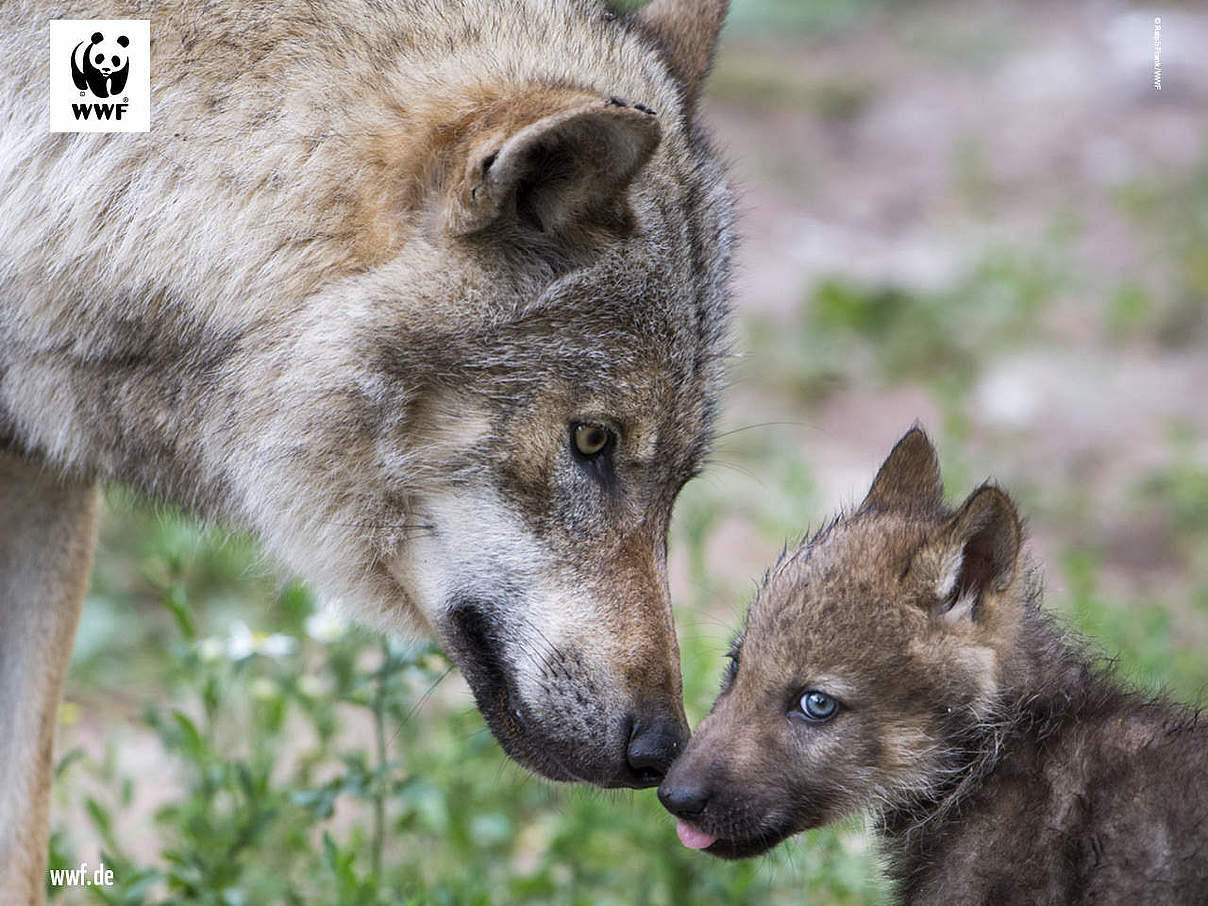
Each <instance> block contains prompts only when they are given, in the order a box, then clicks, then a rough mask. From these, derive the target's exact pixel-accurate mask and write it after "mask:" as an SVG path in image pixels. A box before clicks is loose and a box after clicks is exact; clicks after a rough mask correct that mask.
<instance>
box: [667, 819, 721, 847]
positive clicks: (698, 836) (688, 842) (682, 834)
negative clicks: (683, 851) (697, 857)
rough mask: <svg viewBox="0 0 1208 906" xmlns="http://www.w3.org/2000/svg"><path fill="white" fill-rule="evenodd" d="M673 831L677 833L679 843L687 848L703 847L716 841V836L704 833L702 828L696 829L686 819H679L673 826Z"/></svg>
mask: <svg viewBox="0 0 1208 906" xmlns="http://www.w3.org/2000/svg"><path fill="white" fill-rule="evenodd" d="M675 832H676V833H677V834H679V838H680V843H682V844H684V846H686V847H688V849H704V848H705V847H706V846H712V845H713V844H714V843H716V842H717V838H716V837H714V836H713V835H712V834H706V833H705V832H704V831H703V830H697V829H696V828H695V827H693V826H692V825H691V824H688V823H687V822H686V821H681V822H680V823H679V824H677V825H676V826H675Z"/></svg>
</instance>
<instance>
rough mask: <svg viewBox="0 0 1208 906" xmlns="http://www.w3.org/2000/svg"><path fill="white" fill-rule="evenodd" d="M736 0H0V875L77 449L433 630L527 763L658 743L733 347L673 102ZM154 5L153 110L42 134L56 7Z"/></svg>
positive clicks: (39, 831) (687, 95)
mask: <svg viewBox="0 0 1208 906" xmlns="http://www.w3.org/2000/svg"><path fill="white" fill-rule="evenodd" d="M725 7H726V2H725V0H656V2H655V3H653V4H651V5H650V6H648V7H646V8H645V9H643V10H641V11H640V12H639V13H636V14H633V15H630V16H615V15H613V14H611V13H610V12H608V11H607V10H606V9H605V7H604V6H602V5H599V4H597V3H595V2H591V0H524V2H519V0H466V2H458V0H397V2H389V0H336V2H330V3H323V4H314V3H309V2H302V0H297V2H283V3H274V4H243V5H237V4H234V3H232V4H222V3H204V4H202V3H187V2H161V3H154V4H146V3H142V4H140V3H134V2H130V3H125V2H119V0H112V2H103V0H80V2H78V3H68V4H51V3H48V2H9V3H6V4H4V5H3V8H2V9H0V48H2V49H3V52H4V54H5V59H6V60H8V61H9V66H10V72H9V75H8V78H6V79H5V81H4V88H3V108H4V109H3V114H0V115H3V116H4V117H5V122H4V125H3V134H2V136H0V205H2V210H0V216H2V218H3V219H2V222H3V224H4V229H3V231H2V233H0V450H3V451H4V452H0V459H2V460H3V462H2V463H0V465H2V466H3V468H0V498H3V501H4V503H3V504H2V505H0V507H2V512H3V519H2V520H0V721H3V724H4V727H5V734H4V739H3V740H0V876H3V877H4V878H5V884H6V885H10V886H9V887H8V888H7V891H8V892H7V893H6V896H12V893H11V891H12V887H11V883H12V882H11V879H12V878H13V877H18V878H21V879H23V880H24V883H25V884H26V885H27V889H28V891H29V893H28V898H29V899H35V898H36V896H37V894H36V889H37V888H39V887H40V886H41V878H40V872H41V868H40V866H41V862H42V851H43V848H44V834H45V824H46V793H47V785H48V782H49V781H48V778H49V773H48V759H49V753H50V744H51V737H52V730H53V714H54V710H55V702H56V700H57V697H58V694H59V685H60V682H61V677H62V673H63V669H64V664H65V661H66V658H67V655H68V649H69V648H70V638H71V635H72V633H73V632H74V626H75V621H76V616H77V613H78V607H79V599H80V596H81V594H82V590H83V588H84V585H85V581H86V574H87V570H88V561H89V556H90V553H89V551H90V548H91V543H90V542H91V533H92V528H91V521H92V513H93V510H94V507H95V501H94V492H93V490H92V484H93V483H94V482H95V481H97V480H109V481H116V482H121V483H126V484H129V485H132V486H134V487H136V488H140V489H142V490H143V491H145V492H148V493H150V494H152V495H156V496H158V497H161V498H165V499H168V500H171V501H175V502H178V503H180V504H182V505H184V506H186V507H188V508H190V509H191V510H193V511H194V512H197V513H199V514H201V515H202V516H204V517H206V518H209V519H214V520H218V521H220V522H222V523H223V524H226V525H229V526H232V527H237V528H242V529H246V530H249V531H251V532H253V533H254V534H255V535H257V536H258V537H259V538H260V539H261V541H262V543H263V544H264V546H265V548H266V549H267V550H269V551H271V552H272V553H273V554H275V555H276V556H277V557H279V558H280V559H281V560H282V561H283V562H284V563H285V564H286V565H287V566H288V567H290V568H291V569H293V570H295V571H297V572H299V573H301V574H302V575H303V576H304V577H306V578H307V579H308V580H309V581H310V582H311V583H312V584H313V585H314V586H315V587H316V588H318V589H319V590H320V591H321V592H322V593H323V594H325V595H326V596H328V597H331V598H337V599H339V600H341V601H343V602H344V604H345V606H346V607H347V608H349V609H350V610H352V611H353V612H354V613H356V614H358V615H359V616H360V618H362V619H364V620H367V621H369V622H371V623H374V624H376V625H377V626H380V627H382V628H384V629H386V630H388V631H389V630H399V629H403V628H406V627H412V626H415V627H419V628H421V629H426V630H429V631H431V632H434V633H435V634H436V635H437V636H438V637H439V638H440V639H441V640H442V641H443V643H444V644H445V646H446V648H447V650H448V651H449V653H450V655H451V656H452V658H453V660H454V661H455V662H456V663H457V664H458V666H459V667H460V668H461V670H462V671H463V672H464V673H465V675H466V677H467V678H468V680H469V682H470V685H471V687H472V688H473V691H474V694H475V697H476V699H477V702H478V704H479V706H480V708H481V710H482V711H483V713H484V715H485V716H486V719H487V722H488V723H489V725H490V727H491V729H492V731H493V732H494V733H495V735H496V737H497V738H498V739H499V741H500V742H501V743H502V745H503V746H504V748H505V749H506V750H507V751H508V752H509V753H510V754H511V755H512V756H513V757H515V758H516V759H518V760H519V761H521V762H522V763H523V764H525V765H527V766H528V767H530V768H532V769H534V770H536V771H539V772H540V773H542V774H544V775H546V776H548V777H551V778H554V779H558V780H581V781H586V782H590V783H594V784H599V785H604V786H614V785H622V786H646V785H651V784H654V783H656V782H657V781H658V779H659V778H660V777H661V775H662V773H663V771H664V770H665V768H666V766H667V765H668V764H669V762H670V760H671V758H672V757H673V755H674V753H675V751H676V750H677V748H678V747H679V745H680V744H681V743H682V741H683V740H684V739H685V738H686V735H687V728H686V724H685V721H684V716H683V709H682V704H681V690H680V675H679V664H678V649H677V646H676V639H675V632H674V627H673V624H672V616H671V607H670V602H669V597H668V590H667V583H666V570H665V545H666V532H667V526H668V521H669V518H670V512H671V506H672V503H673V501H674V499H675V496H676V494H677V492H678V491H679V489H680V487H681V486H682V485H683V483H684V482H685V481H687V480H688V479H689V478H690V477H691V476H692V475H693V474H694V473H695V472H696V471H697V470H698V469H699V468H700V465H701V462H702V458H703V456H704V454H705V451H706V448H707V444H708V437H709V431H710V423H711V417H712V413H713V409H714V400H715V394H716V388H717V383H718V380H719V373H720V365H721V359H722V357H723V354H724V349H723V344H724V333H725V324H724V322H725V307H726V306H725V295H726V284H727V275H728V252H727V249H728V245H729V236H730V205H729V197H728V192H727V189H726V187H725V183H724V180H723V175H722V173H721V169H720V167H719V165H718V163H717V162H716V160H715V157H714V155H713V153H712V151H711V150H710V147H709V144H708V142H707V141H706V140H705V138H704V137H703V136H702V134H701V132H700V130H699V128H698V126H697V124H696V122H695V119H694V106H695V100H696V97H697V94H698V92H699V89H700V85H701V80H702V78H703V77H704V74H705V71H706V70H707V68H708V65H709V61H710V58H711V55H712V52H713V46H714V43H715V40H716V37H717V34H718V31H719V29H720V27H721V23H722V19H723V18H724V15H725ZM146 16H149V17H150V18H151V36H152V53H151V57H152V58H151V70H152V104H153V111H154V113H153V123H152V128H151V131H150V132H149V133H147V134H145V135H136V134H127V135H72V136H67V135H57V134H49V133H48V131H47V128H46V120H45V112H44V110H45V97H44V84H43V83H44V79H45V71H46V65H47V63H46V60H45V59H44V57H43V54H44V50H43V48H45V47H46V44H47V41H46V34H47V27H48V20H50V19H51V18H75V19H89V18H92V19H102V18H103V19H114V18H142V17H146ZM65 62H66V61H64V63H65ZM51 63H52V65H58V63H59V61H51ZM14 68H15V71H13V69H14ZM21 884H22V882H21V881H18V882H17V885H18V888H20V887H21ZM17 902H22V900H21V898H20V895H18V899H17Z"/></svg>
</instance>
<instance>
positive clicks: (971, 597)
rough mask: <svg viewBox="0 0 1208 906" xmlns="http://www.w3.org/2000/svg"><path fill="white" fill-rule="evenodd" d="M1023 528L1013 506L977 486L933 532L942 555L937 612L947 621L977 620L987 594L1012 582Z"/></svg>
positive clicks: (988, 487)
mask: <svg viewBox="0 0 1208 906" xmlns="http://www.w3.org/2000/svg"><path fill="white" fill-rule="evenodd" d="M1022 537H1023V530H1022V528H1021V526H1020V524H1019V515H1018V513H1016V511H1015V504H1014V503H1012V502H1011V498H1010V497H1008V496H1007V495H1006V493H1004V492H1003V491H1001V490H999V489H998V488H996V487H994V486H993V485H982V486H981V487H980V488H978V489H977V490H976V491H974V492H973V493H972V494H970V495H969V499H968V500H966V501H965V502H964V503H963V504H962V505H961V508H960V509H959V510H957V511H956V513H954V514H953V516H952V518H950V519H949V520H948V521H947V522H946V523H945V524H944V525H943V526H942V527H941V528H940V530H939V532H938V534H937V536H936V543H938V544H939V546H940V547H941V549H942V551H943V553H942V556H941V560H940V562H941V563H942V564H943V567H942V570H941V576H940V579H939V582H938V585H937V587H936V593H937V598H938V600H939V605H938V612H939V613H940V614H945V615H947V618H948V619H950V620H955V619H960V618H963V617H964V616H966V615H968V616H970V617H971V618H973V619H975V620H976V619H978V618H979V617H980V615H981V608H982V602H983V599H984V597H985V595H986V593H987V592H999V591H1002V590H1004V589H1005V588H1006V587H1007V586H1008V585H1010V584H1011V580H1012V579H1014V578H1015V567H1016V564H1017V562H1018V560H1019V549H1020V545H1021V543H1022Z"/></svg>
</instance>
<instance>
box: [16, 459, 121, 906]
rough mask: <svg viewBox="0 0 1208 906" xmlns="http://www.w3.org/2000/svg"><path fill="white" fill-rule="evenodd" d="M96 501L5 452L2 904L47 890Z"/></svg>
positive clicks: (36, 899)
mask: <svg viewBox="0 0 1208 906" xmlns="http://www.w3.org/2000/svg"><path fill="white" fill-rule="evenodd" d="M96 510H97V494H96V488H95V487H94V486H92V485H90V484H89V485H85V484H75V483H70V482H65V481H63V480H61V479H59V478H57V477H56V476H55V475H54V474H53V473H52V472H49V471H48V470H47V469H46V468H45V467H44V466H42V465H39V464H37V463H33V462H28V461H26V460H23V459H20V458H18V457H16V456H14V455H12V454H9V453H5V452H0V904H2V906H31V904H38V903H41V902H42V901H43V894H44V892H45V888H46V840H47V829H48V812H49V805H50V780H51V766H52V765H51V761H52V754H53V744H54V729H55V714H56V711H57V708H58V704H59V694H60V692H61V690H62V686H63V677H64V675H65V674H66V672H67V662H68V659H69V658H70V655H71V646H72V639H73V637H74V635H75V628H76V623H77V621H78V619H79V616H80V604H81V602H82V601H83V599H84V592H85V591H86V590H87V588H88V573H89V569H90V567H91V565H92V549H93V545H94V542H95V539H96Z"/></svg>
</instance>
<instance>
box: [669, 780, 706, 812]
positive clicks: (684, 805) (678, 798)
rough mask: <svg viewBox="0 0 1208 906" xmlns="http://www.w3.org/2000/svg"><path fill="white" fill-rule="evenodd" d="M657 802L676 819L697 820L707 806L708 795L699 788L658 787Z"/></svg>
mask: <svg viewBox="0 0 1208 906" xmlns="http://www.w3.org/2000/svg"><path fill="white" fill-rule="evenodd" d="M659 802H661V803H663V808H665V809H666V810H667V811H669V812H671V814H673V815H675V816H676V817H677V818H689V819H690V818H699V817H700V816H701V814H702V813H703V812H704V810H705V806H706V805H708V804H709V794H708V793H706V792H705V789H704V787H700V786H690V785H689V786H669V785H668V784H665V783H664V784H663V785H662V786H661V787H659Z"/></svg>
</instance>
